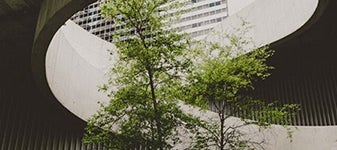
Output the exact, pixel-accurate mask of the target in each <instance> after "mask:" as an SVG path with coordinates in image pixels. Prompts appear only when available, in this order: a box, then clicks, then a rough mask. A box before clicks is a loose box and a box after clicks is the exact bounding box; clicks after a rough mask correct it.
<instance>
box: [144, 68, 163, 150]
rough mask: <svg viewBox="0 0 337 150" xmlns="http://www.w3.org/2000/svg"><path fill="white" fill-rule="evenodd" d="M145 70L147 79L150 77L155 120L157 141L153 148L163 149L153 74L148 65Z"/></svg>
mask: <svg viewBox="0 0 337 150" xmlns="http://www.w3.org/2000/svg"><path fill="white" fill-rule="evenodd" d="M147 71H148V73H149V79H150V87H151V96H152V103H153V110H154V113H155V122H156V126H157V136H158V137H157V142H158V143H156V148H155V149H160V150H162V149H163V145H162V143H163V141H162V132H161V122H160V116H161V114H160V113H159V111H158V102H157V100H156V94H155V88H154V82H153V74H152V70H151V68H150V67H148V68H147Z"/></svg>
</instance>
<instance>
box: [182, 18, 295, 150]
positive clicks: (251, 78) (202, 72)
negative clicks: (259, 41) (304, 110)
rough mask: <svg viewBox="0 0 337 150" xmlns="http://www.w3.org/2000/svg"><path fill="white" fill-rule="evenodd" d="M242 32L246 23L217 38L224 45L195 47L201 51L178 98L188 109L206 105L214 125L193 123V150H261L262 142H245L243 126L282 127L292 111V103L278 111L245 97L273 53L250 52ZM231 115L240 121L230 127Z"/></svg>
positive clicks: (264, 73)
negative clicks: (211, 149) (278, 125)
mask: <svg viewBox="0 0 337 150" xmlns="http://www.w3.org/2000/svg"><path fill="white" fill-rule="evenodd" d="M247 31H248V27H247V24H246V23H245V22H243V29H237V30H236V32H235V34H226V35H225V36H220V37H221V38H222V39H223V40H224V41H222V42H227V43H228V44H227V45H225V46H221V45H219V44H216V43H210V42H203V43H202V44H201V45H202V46H203V47H202V49H201V50H200V51H198V53H199V54H201V55H200V56H201V57H199V58H196V59H195V60H196V61H195V64H196V65H195V66H193V68H192V69H191V70H192V72H191V74H190V75H189V76H188V77H187V81H188V82H187V84H186V87H185V89H184V90H182V91H183V92H184V93H183V94H181V95H183V96H182V97H183V98H182V99H184V100H185V102H187V103H189V104H192V105H196V106H199V107H201V108H204V109H208V108H209V106H211V108H212V110H213V111H214V112H215V113H216V114H217V120H213V121H207V122H206V121H201V122H198V126H199V128H200V130H199V129H197V131H196V134H195V136H194V137H193V139H194V143H193V147H194V148H198V149H210V148H211V147H217V149H219V150H224V149H242V148H249V149H250V148H252V149H255V148H263V147H262V145H261V144H262V143H263V140H260V141H257V140H256V139H250V138H245V133H244V132H243V131H242V130H244V127H247V126H249V125H257V126H259V127H260V128H267V127H270V126H271V125H272V124H276V123H277V124H282V125H288V124H289V121H290V119H291V117H292V116H293V115H295V113H294V112H295V111H296V110H297V109H298V105H295V104H286V105H282V106H280V107H278V106H276V103H265V102H263V101H261V100H259V99H254V98H252V97H250V96H249V95H248V94H247V92H246V91H247V90H252V89H253V88H254V86H253V85H254V82H255V81H257V80H264V79H265V78H267V77H268V76H270V73H269V70H271V69H273V67H271V66H269V65H267V64H266V60H267V59H268V58H269V57H270V56H272V54H273V51H272V50H270V49H269V48H268V47H267V46H264V47H261V48H256V49H254V50H251V48H249V47H252V44H251V41H250V40H249V38H245V37H244V35H245V34H246V32H247ZM232 116H237V117H240V118H241V121H240V122H239V123H238V122H233V117H232ZM246 129H247V128H246Z"/></svg>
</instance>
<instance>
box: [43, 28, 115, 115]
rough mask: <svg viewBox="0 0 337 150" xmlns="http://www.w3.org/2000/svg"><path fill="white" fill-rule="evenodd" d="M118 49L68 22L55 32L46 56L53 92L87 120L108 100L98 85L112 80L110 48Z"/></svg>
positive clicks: (47, 70)
mask: <svg viewBox="0 0 337 150" xmlns="http://www.w3.org/2000/svg"><path fill="white" fill-rule="evenodd" d="M114 49H116V48H115V47H114V46H113V44H111V43H109V42H107V41H104V40H102V39H100V38H98V37H96V36H94V35H93V34H91V33H89V32H87V31H86V30H84V29H82V28H81V27H80V26H78V25H76V24H75V23H73V22H72V21H67V22H66V23H65V25H64V26H63V27H61V28H60V29H59V30H58V31H57V32H56V34H55V35H54V37H53V39H52V41H51V43H50V45H49V47H48V51H47V55H46V66H45V67H46V76H47V81H48V83H49V86H50V89H51V91H52V93H53V94H54V95H55V97H56V98H57V100H58V101H59V102H60V103H61V104H62V105H63V106H64V107H65V108H67V109H68V110H69V111H70V112H72V113H73V114H75V115H76V116H78V117H79V118H81V119H83V120H87V119H88V118H89V117H91V116H92V115H93V114H95V113H96V111H97V110H98V109H99V106H100V105H99V104H100V103H106V102H108V97H106V95H105V93H102V92H99V91H98V86H100V85H102V84H104V83H106V82H107V81H108V76H107V75H108V73H109V69H110V66H111V61H109V59H110V58H109V55H108V52H107V51H106V50H114Z"/></svg>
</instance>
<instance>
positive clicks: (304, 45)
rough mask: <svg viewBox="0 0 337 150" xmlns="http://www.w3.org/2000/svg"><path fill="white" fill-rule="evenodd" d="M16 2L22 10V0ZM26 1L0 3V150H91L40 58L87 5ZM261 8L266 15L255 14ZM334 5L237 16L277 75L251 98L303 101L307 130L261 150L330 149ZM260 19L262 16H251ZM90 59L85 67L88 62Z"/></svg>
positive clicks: (272, 7)
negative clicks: (249, 26) (270, 51)
mask: <svg viewBox="0 0 337 150" xmlns="http://www.w3.org/2000/svg"><path fill="white" fill-rule="evenodd" d="M12 2H13V1H12ZM15 2H17V3H19V4H20V3H21V4H27V1H21V0H16V1H15ZM30 2H31V3H30V4H27V7H13V6H12V7H8V6H11V5H12V3H10V4H9V3H7V2H6V1H4V2H0V6H1V7H0V10H1V11H0V12H1V13H0V19H1V20H2V24H1V25H0V26H1V29H4V30H2V31H1V32H0V48H1V52H2V54H1V55H0V62H1V63H0V68H1V70H2V71H3V72H2V73H1V74H0V81H1V82H0V83H1V86H0V149H1V150H2V149H3V150H7V149H28V150H29V149H71V150H72V149H86V148H88V149H91V148H93V149H95V145H93V146H88V147H84V146H83V145H82V144H81V142H80V137H81V134H82V129H83V125H84V121H83V120H81V119H79V118H77V116H76V115H78V116H80V117H82V118H85V116H84V115H88V114H84V115H83V116H84V117H83V116H81V115H80V114H81V113H83V112H77V111H79V109H73V108H72V107H71V103H70V104H69V103H68V104H66V103H63V102H61V103H62V104H63V105H65V106H66V107H67V108H69V110H71V111H72V113H74V114H76V115H73V114H72V113H71V112H70V111H68V109H66V108H65V107H64V106H63V105H61V103H59V101H57V100H56V99H55V97H54V95H53V94H52V92H51V89H50V88H49V85H48V82H47V78H46V72H45V70H46V68H45V67H46V62H45V59H46V57H45V56H46V52H47V48H48V45H49V43H50V41H51V39H52V36H53V34H54V33H55V32H56V31H57V29H58V28H59V27H60V26H62V25H63V24H64V22H65V20H66V19H67V18H69V17H70V16H71V15H72V14H73V13H74V12H76V11H77V10H79V9H81V8H83V7H84V6H85V4H88V3H89V1H86V2H85V3H83V1H80V0H64V1H59V0H44V1H43V0H41V1H38V0H36V1H30ZM13 4H14V3H13ZM32 4H33V5H32ZM23 6H24V5H23ZM262 6H264V7H263V8H264V9H259V8H261V7H262ZM336 6H337V2H336V1H332V0H298V1H290V0H275V1H268V0H257V1H256V2H254V3H253V4H252V5H250V6H249V7H247V8H245V9H244V10H242V11H241V12H239V13H238V14H239V16H240V15H243V16H245V17H246V18H248V20H250V21H251V22H252V23H259V24H256V25H255V27H256V28H255V29H253V31H252V32H251V35H253V36H255V37H254V38H256V42H258V43H259V44H265V43H271V46H272V47H273V48H274V49H275V50H276V53H275V56H274V57H273V58H272V59H271V60H270V63H271V64H272V65H274V66H275V67H276V68H277V70H275V71H274V72H273V76H272V77H271V78H269V79H268V80H266V81H264V82H261V83H258V88H257V89H256V95H257V96H260V97H262V98H265V99H280V100H284V101H285V102H299V103H301V104H302V106H303V108H302V110H303V111H301V115H302V116H304V117H300V118H298V119H299V120H301V121H300V122H299V124H298V125H310V126H307V127H304V126H299V127H298V128H299V130H298V131H297V132H296V133H294V142H293V143H290V144H289V143H287V142H286V141H285V140H284V138H280V139H279V138H278V137H277V138H276V141H272V142H271V143H270V144H271V147H267V149H313V150H314V149H336V139H337V137H336V135H337V133H336V132H337V130H336V111H337V109H336V97H337V91H336V89H337V80H336V75H337V61H336V59H335V58H334V56H335V55H334V54H335V49H337V46H336V45H335V41H336V40H337V32H336V31H337V28H336V26H337V25H336V22H334V20H333V19H331V18H336V17H337V16H336V15H337V13H336ZM254 7H255V8H254ZM16 8H17V9H16ZM281 8H282V9H281ZM37 10H39V11H37ZM266 11H268V13H267V12H266ZM277 12H278V13H277ZM285 12H286V13H285ZM259 14H260V15H262V16H263V17H261V18H257V17H256V16H255V15H259ZM38 16H39V17H38ZM275 16H277V17H275ZM273 18H278V19H273ZM229 19H230V18H229ZM232 20H233V21H225V22H223V24H222V25H223V27H226V26H232V23H233V24H234V25H235V22H236V21H235V20H236V19H235V18H234V19H232ZM270 20H271V21H270ZM269 23H270V24H269ZM268 24H269V25H270V26H267V25H268ZM261 25H262V26H261ZM288 25H289V26H288ZM64 27H70V26H68V25H65V26H64ZM61 33H62V32H61ZM64 33H66V32H64ZM274 34H277V35H274ZM63 35H64V36H67V35H65V34H63ZM263 35H265V36H266V37H267V38H264V36H263ZM69 38H70V37H69V36H68V38H65V39H64V42H67V41H68V40H69ZM71 40H72V39H70V42H74V41H71ZM18 41H19V43H20V44H18ZM100 43H101V44H102V43H104V42H100ZM68 45H70V46H74V45H72V43H68ZM77 47H79V46H77ZM74 48H76V46H74ZM70 50H75V49H70ZM68 54H74V56H75V55H77V56H79V57H77V59H78V62H80V61H81V59H82V62H80V63H82V64H83V63H88V62H89V63H88V65H84V66H83V67H89V66H90V64H92V66H94V67H97V66H99V67H98V68H100V69H102V68H104V67H102V66H100V63H97V62H96V61H95V59H93V58H91V54H89V53H84V52H78V51H74V52H69V53H68ZM88 56H90V59H89V60H90V61H89V60H88V62H86V61H87V59H88ZM98 56H99V55H98ZM54 58H55V57H54ZM58 59H61V58H60V57H58ZM83 60H86V61H83ZM30 62H32V66H31V65H30V64H31V63H30ZM93 62H95V63H93ZM74 67H76V66H75V65H74ZM94 67H92V68H94ZM61 68H62V67H61ZM65 69H67V68H66V67H65ZM77 71H80V70H77ZM77 73H80V72H77ZM98 73H99V71H98ZM93 74H94V73H93ZM55 75H56V74H55ZM80 76H83V73H82V74H80ZM64 79H69V78H64ZM70 79H74V78H70ZM81 79H86V80H88V78H85V77H83V78H81ZM48 80H49V79H48ZM55 81H56V80H55ZM58 82H61V81H58ZM84 83H85V82H84ZM95 84H96V83H95ZM95 84H88V83H87V84H86V85H95ZM51 87H53V86H51ZM70 88H76V86H72V87H71V86H70ZM54 91H55V89H54ZM60 91H61V93H62V92H64V91H65V90H63V91H62V90H60ZM63 94H64V93H63ZM56 96H57V95H56ZM75 96H76V95H75ZM69 97H70V96H69ZM75 100H81V99H75ZM78 104H80V103H78ZM86 113H87V112H86ZM317 125H320V127H319V126H317ZM275 136H278V133H277V132H276V133H275Z"/></svg>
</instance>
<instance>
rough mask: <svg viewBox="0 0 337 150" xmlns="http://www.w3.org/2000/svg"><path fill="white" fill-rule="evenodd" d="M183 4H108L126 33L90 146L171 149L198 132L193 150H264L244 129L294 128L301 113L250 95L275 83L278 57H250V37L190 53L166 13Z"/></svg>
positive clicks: (120, 0) (135, 0)
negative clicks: (260, 84) (189, 108)
mask: <svg viewBox="0 0 337 150" xmlns="http://www.w3.org/2000/svg"><path fill="white" fill-rule="evenodd" d="M180 4H183V3H178V2H175V1H174V0H108V1H107V2H106V3H104V4H103V5H102V6H101V8H102V15H103V16H104V17H106V18H112V19H113V20H114V23H115V25H116V27H119V28H120V30H118V32H115V37H114V44H115V45H116V47H117V49H118V51H117V53H115V52H114V51H111V53H112V54H113V55H114V57H116V58H117V63H116V64H114V66H113V68H112V69H111V76H110V79H109V82H108V83H107V84H105V85H103V86H102V87H101V88H100V90H102V91H104V92H106V94H107V95H108V97H109V98H110V102H109V104H107V105H102V107H101V110H100V111H98V113H97V114H96V115H94V116H93V117H92V118H91V119H89V121H88V124H87V127H86V130H85V135H84V138H83V141H84V143H86V144H90V143H102V144H103V145H104V146H106V147H107V148H109V149H137V147H139V146H142V147H146V148H148V149H170V148H173V147H174V146H175V145H176V144H177V143H179V142H181V139H180V138H181V136H180V135H179V134H181V132H187V133H189V132H193V133H195V134H194V135H193V137H192V140H193V144H192V147H193V148H195V149H211V148H212V146H215V147H218V148H219V149H221V150H222V149H225V148H229V149H245V148H248V149H253V148H255V147H256V145H259V144H260V143H259V142H257V141H250V140H247V139H245V138H243V137H244V133H242V132H240V130H239V129H240V128H242V127H245V126H247V125H252V124H254V125H258V126H261V127H263V128H267V127H269V126H270V125H271V124H273V123H279V124H283V125H287V124H288V123H289V119H290V118H291V117H292V116H293V115H294V112H295V110H297V109H298V105H294V104H289V105H283V106H282V107H277V106H276V104H275V103H264V102H262V101H260V100H257V99H254V98H251V97H249V96H247V95H246V94H244V92H245V91H246V90H249V89H253V85H254V82H255V81H257V80H263V79H265V78H266V77H268V76H269V75H270V73H269V70H270V69H272V68H273V67H271V66H268V65H267V64H266V60H267V59H268V57H270V56H271V55H272V54H273V51H271V50H269V49H268V47H262V48H258V49H255V50H253V51H251V52H249V53H248V51H249V50H250V49H246V45H249V44H250V43H251V42H250V41H249V39H248V40H247V38H245V37H244V36H243V35H244V33H246V30H237V32H236V34H228V35H225V36H224V39H225V40H226V41H227V42H228V44H227V45H226V46H223V45H219V44H214V43H207V42H205V43H202V45H203V46H204V47H202V48H201V49H199V50H200V51H198V49H196V50H191V51H187V49H189V48H190V47H189V40H188V38H186V37H185V36H184V35H183V34H177V33H175V32H174V31H172V30H167V29H168V28H169V26H168V25H169V23H170V21H167V20H170V19H167V17H170V16H174V14H170V13H167V12H168V10H171V9H172V8H174V7H177V6H179V5H180ZM163 12H166V13H163ZM177 12H178V13H179V12H183V11H177ZM243 26H245V23H243ZM191 52H196V53H192V54H191ZM195 56H197V57H195ZM192 64H193V65H192ZM186 74H188V75H186ZM179 100H184V101H185V102H186V103H188V104H192V105H195V106H199V107H201V108H208V106H209V105H212V106H214V107H215V108H216V110H215V112H216V113H217V114H218V121H203V120H200V119H198V118H195V117H194V116H192V115H188V114H186V113H184V112H183V111H182V110H181V108H180V107H179V105H178V102H179ZM231 116H240V117H242V124H234V125H233V124H228V123H227V122H226V121H227V120H228V119H229V118H230V117H231ZM290 135H291V134H290Z"/></svg>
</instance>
